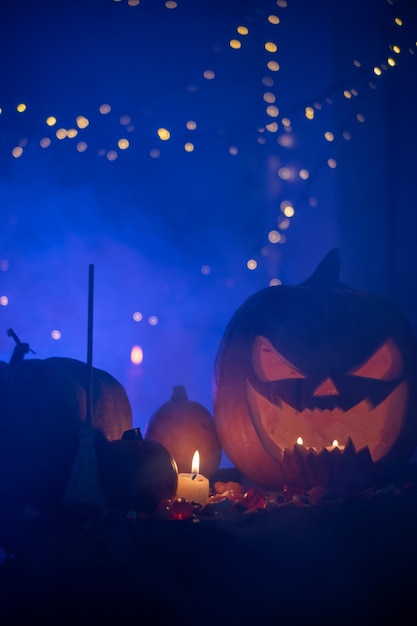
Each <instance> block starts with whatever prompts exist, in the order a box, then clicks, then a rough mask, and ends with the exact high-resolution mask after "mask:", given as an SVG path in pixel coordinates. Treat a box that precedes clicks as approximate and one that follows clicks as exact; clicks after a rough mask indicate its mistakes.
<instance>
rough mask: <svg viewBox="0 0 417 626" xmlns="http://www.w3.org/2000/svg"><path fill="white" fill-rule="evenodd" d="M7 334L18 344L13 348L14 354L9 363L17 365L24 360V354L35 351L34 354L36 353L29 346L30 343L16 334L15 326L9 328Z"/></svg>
mask: <svg viewBox="0 0 417 626" xmlns="http://www.w3.org/2000/svg"><path fill="white" fill-rule="evenodd" d="M7 336H8V337H12V338H13V339H14V340H15V342H16V345H15V347H14V350H13V354H12V356H11V358H10V361H9V365H17V363H21V362H22V361H23V357H24V355H25V354H27V353H28V352H33V354H35V352H34V351H33V350H32V348H30V347H29V344H28V343H22V342H21V341H20V339H19V337H18V336H17V335H16V333H15V332H14V330H13V328H9V329H8V330H7Z"/></svg>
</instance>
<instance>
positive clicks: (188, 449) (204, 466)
mask: <svg viewBox="0 0 417 626" xmlns="http://www.w3.org/2000/svg"><path fill="white" fill-rule="evenodd" d="M146 437H149V438H150V439H153V440H155V441H159V442H160V443H162V444H163V445H164V446H165V447H166V448H167V449H168V450H169V451H170V453H171V454H172V456H173V457H174V459H175V461H176V463H177V466H178V471H179V472H186V473H187V472H190V471H191V464H192V460H193V456H194V452H195V451H196V450H198V451H199V453H200V473H201V474H203V475H204V476H206V477H207V478H211V476H213V475H214V474H215V472H216V471H217V469H218V467H219V465H220V459H221V445H220V442H219V439H218V437H217V432H216V428H215V425H214V420H213V416H212V415H211V413H210V412H209V411H208V410H207V409H206V408H205V407H204V406H203V405H202V404H200V403H199V402H196V401H194V400H189V399H188V396H187V392H186V390H185V387H184V386H182V385H177V386H174V388H173V391H172V396H171V398H170V400H168V401H167V402H164V404H162V405H161V406H160V407H159V408H158V409H157V410H156V411H155V413H153V415H152V416H151V418H150V420H149V422H148V425H147V427H146Z"/></svg>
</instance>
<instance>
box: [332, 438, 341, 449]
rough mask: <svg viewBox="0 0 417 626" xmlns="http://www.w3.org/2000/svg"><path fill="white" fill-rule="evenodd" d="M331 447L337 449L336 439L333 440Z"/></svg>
mask: <svg viewBox="0 0 417 626" xmlns="http://www.w3.org/2000/svg"><path fill="white" fill-rule="evenodd" d="M332 446H334V447H335V448H337V447H338V446H339V442H338V440H337V439H333V441H332Z"/></svg>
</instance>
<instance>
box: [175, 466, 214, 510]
mask: <svg viewBox="0 0 417 626" xmlns="http://www.w3.org/2000/svg"><path fill="white" fill-rule="evenodd" d="M208 497H209V481H208V478H206V477H205V476H203V475H202V474H184V473H180V474H178V487H177V498H185V499H186V500H189V501H190V502H198V503H200V504H205V503H206V500H207V498H208Z"/></svg>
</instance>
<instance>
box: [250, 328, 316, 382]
mask: <svg viewBox="0 0 417 626" xmlns="http://www.w3.org/2000/svg"><path fill="white" fill-rule="evenodd" d="M252 365H253V369H254V372H255V374H256V376H257V377H258V378H259V380H261V381H263V382H267V381H270V380H284V379H287V378H306V376H305V375H304V374H303V373H302V372H300V370H299V369H298V368H297V367H296V366H295V365H293V364H292V363H290V361H288V360H287V359H286V358H285V357H283V356H282V354H280V353H279V352H277V351H276V350H275V348H274V347H273V345H272V343H271V342H270V341H269V340H268V339H266V337H262V336H261V335H258V336H257V337H255V340H254V342H253V349H252Z"/></svg>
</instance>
